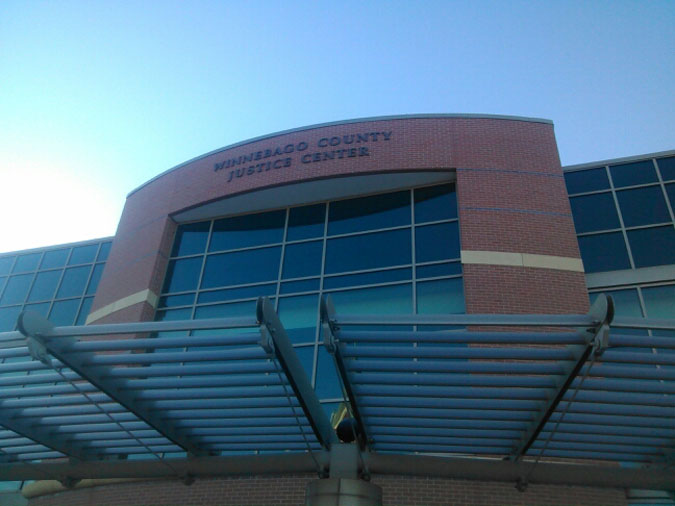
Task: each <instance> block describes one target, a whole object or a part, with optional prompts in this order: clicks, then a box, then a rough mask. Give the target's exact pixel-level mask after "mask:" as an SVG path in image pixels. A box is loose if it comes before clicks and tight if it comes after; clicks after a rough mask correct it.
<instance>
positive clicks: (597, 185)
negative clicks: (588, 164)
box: [565, 167, 609, 195]
mask: <svg viewBox="0 0 675 506" xmlns="http://www.w3.org/2000/svg"><path fill="white" fill-rule="evenodd" d="M565 184H566V185H567V193H569V194H570V195H573V194H575V193H585V192H593V191H597V190H607V189H609V178H607V171H606V170H605V168H604V167H598V168H597V169H588V170H580V171H577V172H566V173H565Z"/></svg>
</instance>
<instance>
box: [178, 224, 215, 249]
mask: <svg viewBox="0 0 675 506" xmlns="http://www.w3.org/2000/svg"><path fill="white" fill-rule="evenodd" d="M210 228H211V222H210V221H202V222H200V223H190V224H189V225H180V226H179V227H178V230H176V239H175V240H174V243H173V250H172V251H171V256H174V257H179V256H185V255H195V254H197V253H204V252H205V251H206V241H207V240H208V238H209V229H210Z"/></svg>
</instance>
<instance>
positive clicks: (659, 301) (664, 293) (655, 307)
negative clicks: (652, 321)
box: [642, 285, 675, 320]
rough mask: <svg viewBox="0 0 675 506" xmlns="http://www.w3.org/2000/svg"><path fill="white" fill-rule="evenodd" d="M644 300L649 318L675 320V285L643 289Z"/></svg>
mask: <svg viewBox="0 0 675 506" xmlns="http://www.w3.org/2000/svg"><path fill="white" fill-rule="evenodd" d="M642 298H643V299H644V301H645V308H646V309H647V316H648V317H649V318H663V319H669V320H672V319H674V318H675V285H667V286H655V287H652V288H643V289H642Z"/></svg>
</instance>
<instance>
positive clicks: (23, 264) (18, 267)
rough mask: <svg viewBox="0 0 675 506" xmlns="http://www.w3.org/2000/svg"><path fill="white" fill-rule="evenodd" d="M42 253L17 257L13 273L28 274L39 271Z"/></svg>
mask: <svg viewBox="0 0 675 506" xmlns="http://www.w3.org/2000/svg"><path fill="white" fill-rule="evenodd" d="M41 256H42V253H31V254H30V255H21V256H18V257H16V263H15V264H14V269H12V272H28V271H34V270H35V269H37V266H38V263H39V262H40V257H41Z"/></svg>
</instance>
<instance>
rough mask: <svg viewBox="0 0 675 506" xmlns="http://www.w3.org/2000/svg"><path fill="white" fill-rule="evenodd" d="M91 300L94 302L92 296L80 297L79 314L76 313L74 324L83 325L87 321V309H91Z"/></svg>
mask: <svg viewBox="0 0 675 506" xmlns="http://www.w3.org/2000/svg"><path fill="white" fill-rule="evenodd" d="M92 302H94V297H85V298H84V299H82V306H80V314H79V315H77V320H75V325H84V324H85V323H86V322H87V316H89V310H90V309H91V303H92Z"/></svg>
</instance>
